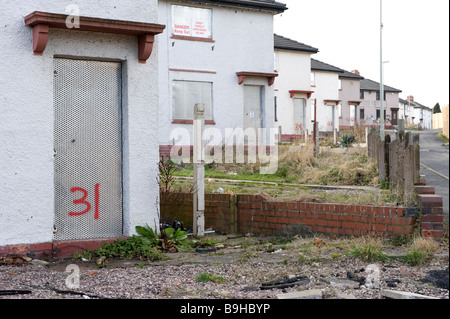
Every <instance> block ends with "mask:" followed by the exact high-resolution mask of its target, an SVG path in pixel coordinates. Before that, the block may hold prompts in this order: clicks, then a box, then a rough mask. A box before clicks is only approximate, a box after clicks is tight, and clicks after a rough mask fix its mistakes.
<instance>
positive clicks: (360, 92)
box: [359, 90, 364, 100]
mask: <svg viewBox="0 0 450 319" xmlns="http://www.w3.org/2000/svg"><path fill="white" fill-rule="evenodd" d="M359 98H360V99H361V100H364V91H363V90H361V91H359Z"/></svg>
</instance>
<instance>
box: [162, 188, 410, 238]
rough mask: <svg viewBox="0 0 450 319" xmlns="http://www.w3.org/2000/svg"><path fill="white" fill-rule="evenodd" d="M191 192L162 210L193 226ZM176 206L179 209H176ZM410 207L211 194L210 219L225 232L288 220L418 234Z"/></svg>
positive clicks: (353, 230)
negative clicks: (185, 199)
mask: <svg viewBox="0 0 450 319" xmlns="http://www.w3.org/2000/svg"><path fill="white" fill-rule="evenodd" d="M186 196H187V201H186V202H185V203H184V204H183V205H177V204H174V202H171V201H170V200H169V201H165V200H164V199H162V200H161V215H162V216H166V217H170V218H173V219H178V220H180V221H182V222H183V224H184V225H185V226H186V227H192V199H191V198H192V195H186ZM233 201H234V204H233ZM234 205H235V208H233V206H234ZM170 206H177V207H179V209H178V211H177V212H176V210H174V209H173V208H172V209H171V208H170ZM175 212H176V214H174V213H175ZM405 212H406V209H404V208H402V207H384V206H382V207H376V206H366V205H344V204H323V203H320V204H319V203H305V202H302V203H300V202H285V201H266V200H264V199H263V197H262V196H259V195H219V194H208V195H206V209H205V223H206V228H208V227H212V228H213V229H214V230H218V231H221V232H224V233H232V232H238V233H249V232H250V233H253V234H257V235H275V234H277V232H278V231H279V230H280V229H282V228H283V227H285V226H287V225H291V224H304V225H306V226H308V227H309V228H311V230H312V231H313V232H315V233H321V234H325V235H335V236H362V235H377V236H389V237H395V236H401V235H405V234H412V233H413V232H414V229H415V226H416V225H417V217H409V216H407V214H405Z"/></svg>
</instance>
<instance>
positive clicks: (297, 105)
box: [294, 99, 306, 135]
mask: <svg viewBox="0 0 450 319" xmlns="http://www.w3.org/2000/svg"><path fill="white" fill-rule="evenodd" d="M305 102H306V100H305V99H294V130H295V134H297V135H301V134H303V131H304V129H305Z"/></svg>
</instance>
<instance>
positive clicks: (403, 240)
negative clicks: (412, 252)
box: [388, 235, 413, 247]
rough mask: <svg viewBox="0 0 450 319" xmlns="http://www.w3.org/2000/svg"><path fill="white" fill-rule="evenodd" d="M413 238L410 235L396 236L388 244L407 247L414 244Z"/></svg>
mask: <svg viewBox="0 0 450 319" xmlns="http://www.w3.org/2000/svg"><path fill="white" fill-rule="evenodd" d="M412 241H413V240H412V238H411V237H410V236H408V235H402V236H396V237H393V238H390V239H388V243H389V244H391V245H394V246H397V247H399V246H405V245H409V244H411V243H412Z"/></svg>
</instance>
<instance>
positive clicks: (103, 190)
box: [54, 59, 122, 240]
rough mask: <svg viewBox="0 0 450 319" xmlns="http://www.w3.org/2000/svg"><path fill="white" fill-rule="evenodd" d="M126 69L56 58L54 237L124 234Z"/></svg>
mask: <svg viewBox="0 0 450 319" xmlns="http://www.w3.org/2000/svg"><path fill="white" fill-rule="evenodd" d="M121 73H122V72H121V64H120V63H115V62H99V61H85V60H72V59H55V60H54V170H55V171H54V183H55V212H54V213H55V228H56V232H55V235H54V239H55V240H68V239H87V238H105V237H116V236H121V235H122V134H121V131H122V130H121V128H122V125H121V113H122V111H121V109H122V106H121V99H122V98H121V90H122V89H121V88H122V84H121Z"/></svg>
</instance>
